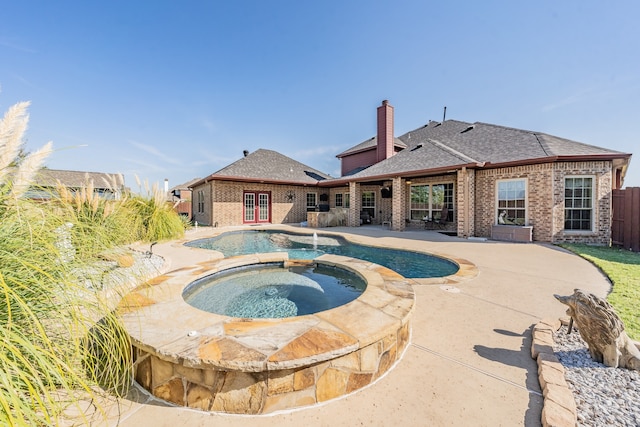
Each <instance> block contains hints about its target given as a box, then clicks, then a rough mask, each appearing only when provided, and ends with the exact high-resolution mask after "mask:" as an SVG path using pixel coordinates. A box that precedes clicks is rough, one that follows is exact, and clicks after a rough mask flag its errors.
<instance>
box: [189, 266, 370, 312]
mask: <svg viewBox="0 0 640 427" xmlns="http://www.w3.org/2000/svg"><path fill="white" fill-rule="evenodd" d="M366 287H367V285H366V283H365V281H364V280H363V279H362V277H361V276H359V275H358V274H356V273H354V272H352V271H350V270H345V269H343V268H339V267H335V266H329V265H326V264H322V263H320V264H317V263H312V264H308V265H296V266H290V267H285V266H284V263H266V264H265V263H263V264H255V265H248V266H243V267H235V268H230V269H228V270H224V271H221V272H218V273H213V274H211V275H209V276H205V277H203V278H202V279H198V280H196V281H194V282H193V283H191V284H189V286H187V287H186V288H185V290H184V292H183V297H184V300H185V301H186V302H187V304H189V305H191V306H193V307H195V308H198V309H200V310H204V311H207V312H209V313H216V314H223V315H225V316H231V317H242V318H253V319H256V318H260V319H262V318H284V317H295V316H303V315H306V314H313V313H317V312H319V311H325V310H330V309H332V308H335V307H339V306H341V305H343V304H347V303H349V302H351V301H353V300H354V299H356V298H358V297H359V296H360V295H361V294H362V292H364V290H365V288H366Z"/></svg>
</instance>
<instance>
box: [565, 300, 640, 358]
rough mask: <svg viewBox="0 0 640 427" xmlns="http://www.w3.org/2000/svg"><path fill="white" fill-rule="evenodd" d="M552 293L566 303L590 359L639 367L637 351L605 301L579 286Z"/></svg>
mask: <svg viewBox="0 0 640 427" xmlns="http://www.w3.org/2000/svg"><path fill="white" fill-rule="evenodd" d="M554 296H555V297H556V299H557V300H558V301H560V302H561V303H563V304H565V305H568V306H569V308H568V309H567V314H568V315H569V316H571V318H572V319H573V320H574V321H575V323H576V327H577V328H578V331H580V335H581V336H582V339H584V340H585V341H586V343H587V344H588V346H589V353H591V357H592V358H593V360H595V361H596V362H601V363H604V364H605V365H607V366H612V367H614V368H617V367H621V368H629V369H636V370H640V351H638V349H637V348H636V346H635V344H634V342H633V341H632V340H631V339H630V338H629V336H628V335H627V333H626V332H625V331H624V324H623V323H622V320H620V318H619V317H618V315H617V314H616V312H615V310H614V309H613V307H612V306H611V305H610V304H609V303H608V302H607V301H605V300H603V299H602V298H599V297H597V296H595V295H593V294H589V293H586V292H583V291H581V290H580V289H575V290H574V292H573V295H570V296H566V297H563V296H560V295H554Z"/></svg>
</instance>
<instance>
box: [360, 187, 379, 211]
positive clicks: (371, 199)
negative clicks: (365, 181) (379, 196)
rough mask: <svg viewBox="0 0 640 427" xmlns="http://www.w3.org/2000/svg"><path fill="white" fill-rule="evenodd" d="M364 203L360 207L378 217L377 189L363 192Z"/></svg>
mask: <svg viewBox="0 0 640 427" xmlns="http://www.w3.org/2000/svg"><path fill="white" fill-rule="evenodd" d="M361 200H362V204H361V205H360V207H361V208H362V211H363V212H366V213H367V214H369V216H370V217H371V218H375V217H376V192H375V191H363V192H362V197H361Z"/></svg>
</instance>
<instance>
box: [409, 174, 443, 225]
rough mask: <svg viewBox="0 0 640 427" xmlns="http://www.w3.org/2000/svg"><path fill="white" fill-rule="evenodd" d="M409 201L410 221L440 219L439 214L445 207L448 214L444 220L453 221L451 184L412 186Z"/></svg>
mask: <svg viewBox="0 0 640 427" xmlns="http://www.w3.org/2000/svg"><path fill="white" fill-rule="evenodd" d="M410 200H411V201H410V206H409V210H410V214H409V216H410V218H411V219H412V220H421V219H423V218H425V217H427V218H431V219H440V212H441V211H442V208H444V207H445V206H446V207H447V209H448V211H449V213H448V214H447V218H444V219H445V220H446V221H453V218H454V212H453V183H446V184H433V185H430V184H417V185H412V186H411V196H410Z"/></svg>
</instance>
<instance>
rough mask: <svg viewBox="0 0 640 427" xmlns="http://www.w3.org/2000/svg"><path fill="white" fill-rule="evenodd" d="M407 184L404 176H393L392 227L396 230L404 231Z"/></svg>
mask: <svg viewBox="0 0 640 427" xmlns="http://www.w3.org/2000/svg"><path fill="white" fill-rule="evenodd" d="M405 191H406V189H405V185H404V182H403V180H402V178H400V177H399V176H398V177H395V178H393V192H392V196H391V229H392V230H394V231H404V229H405V227H406V222H405V220H404V219H405V218H404V215H405V206H404V199H405Z"/></svg>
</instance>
